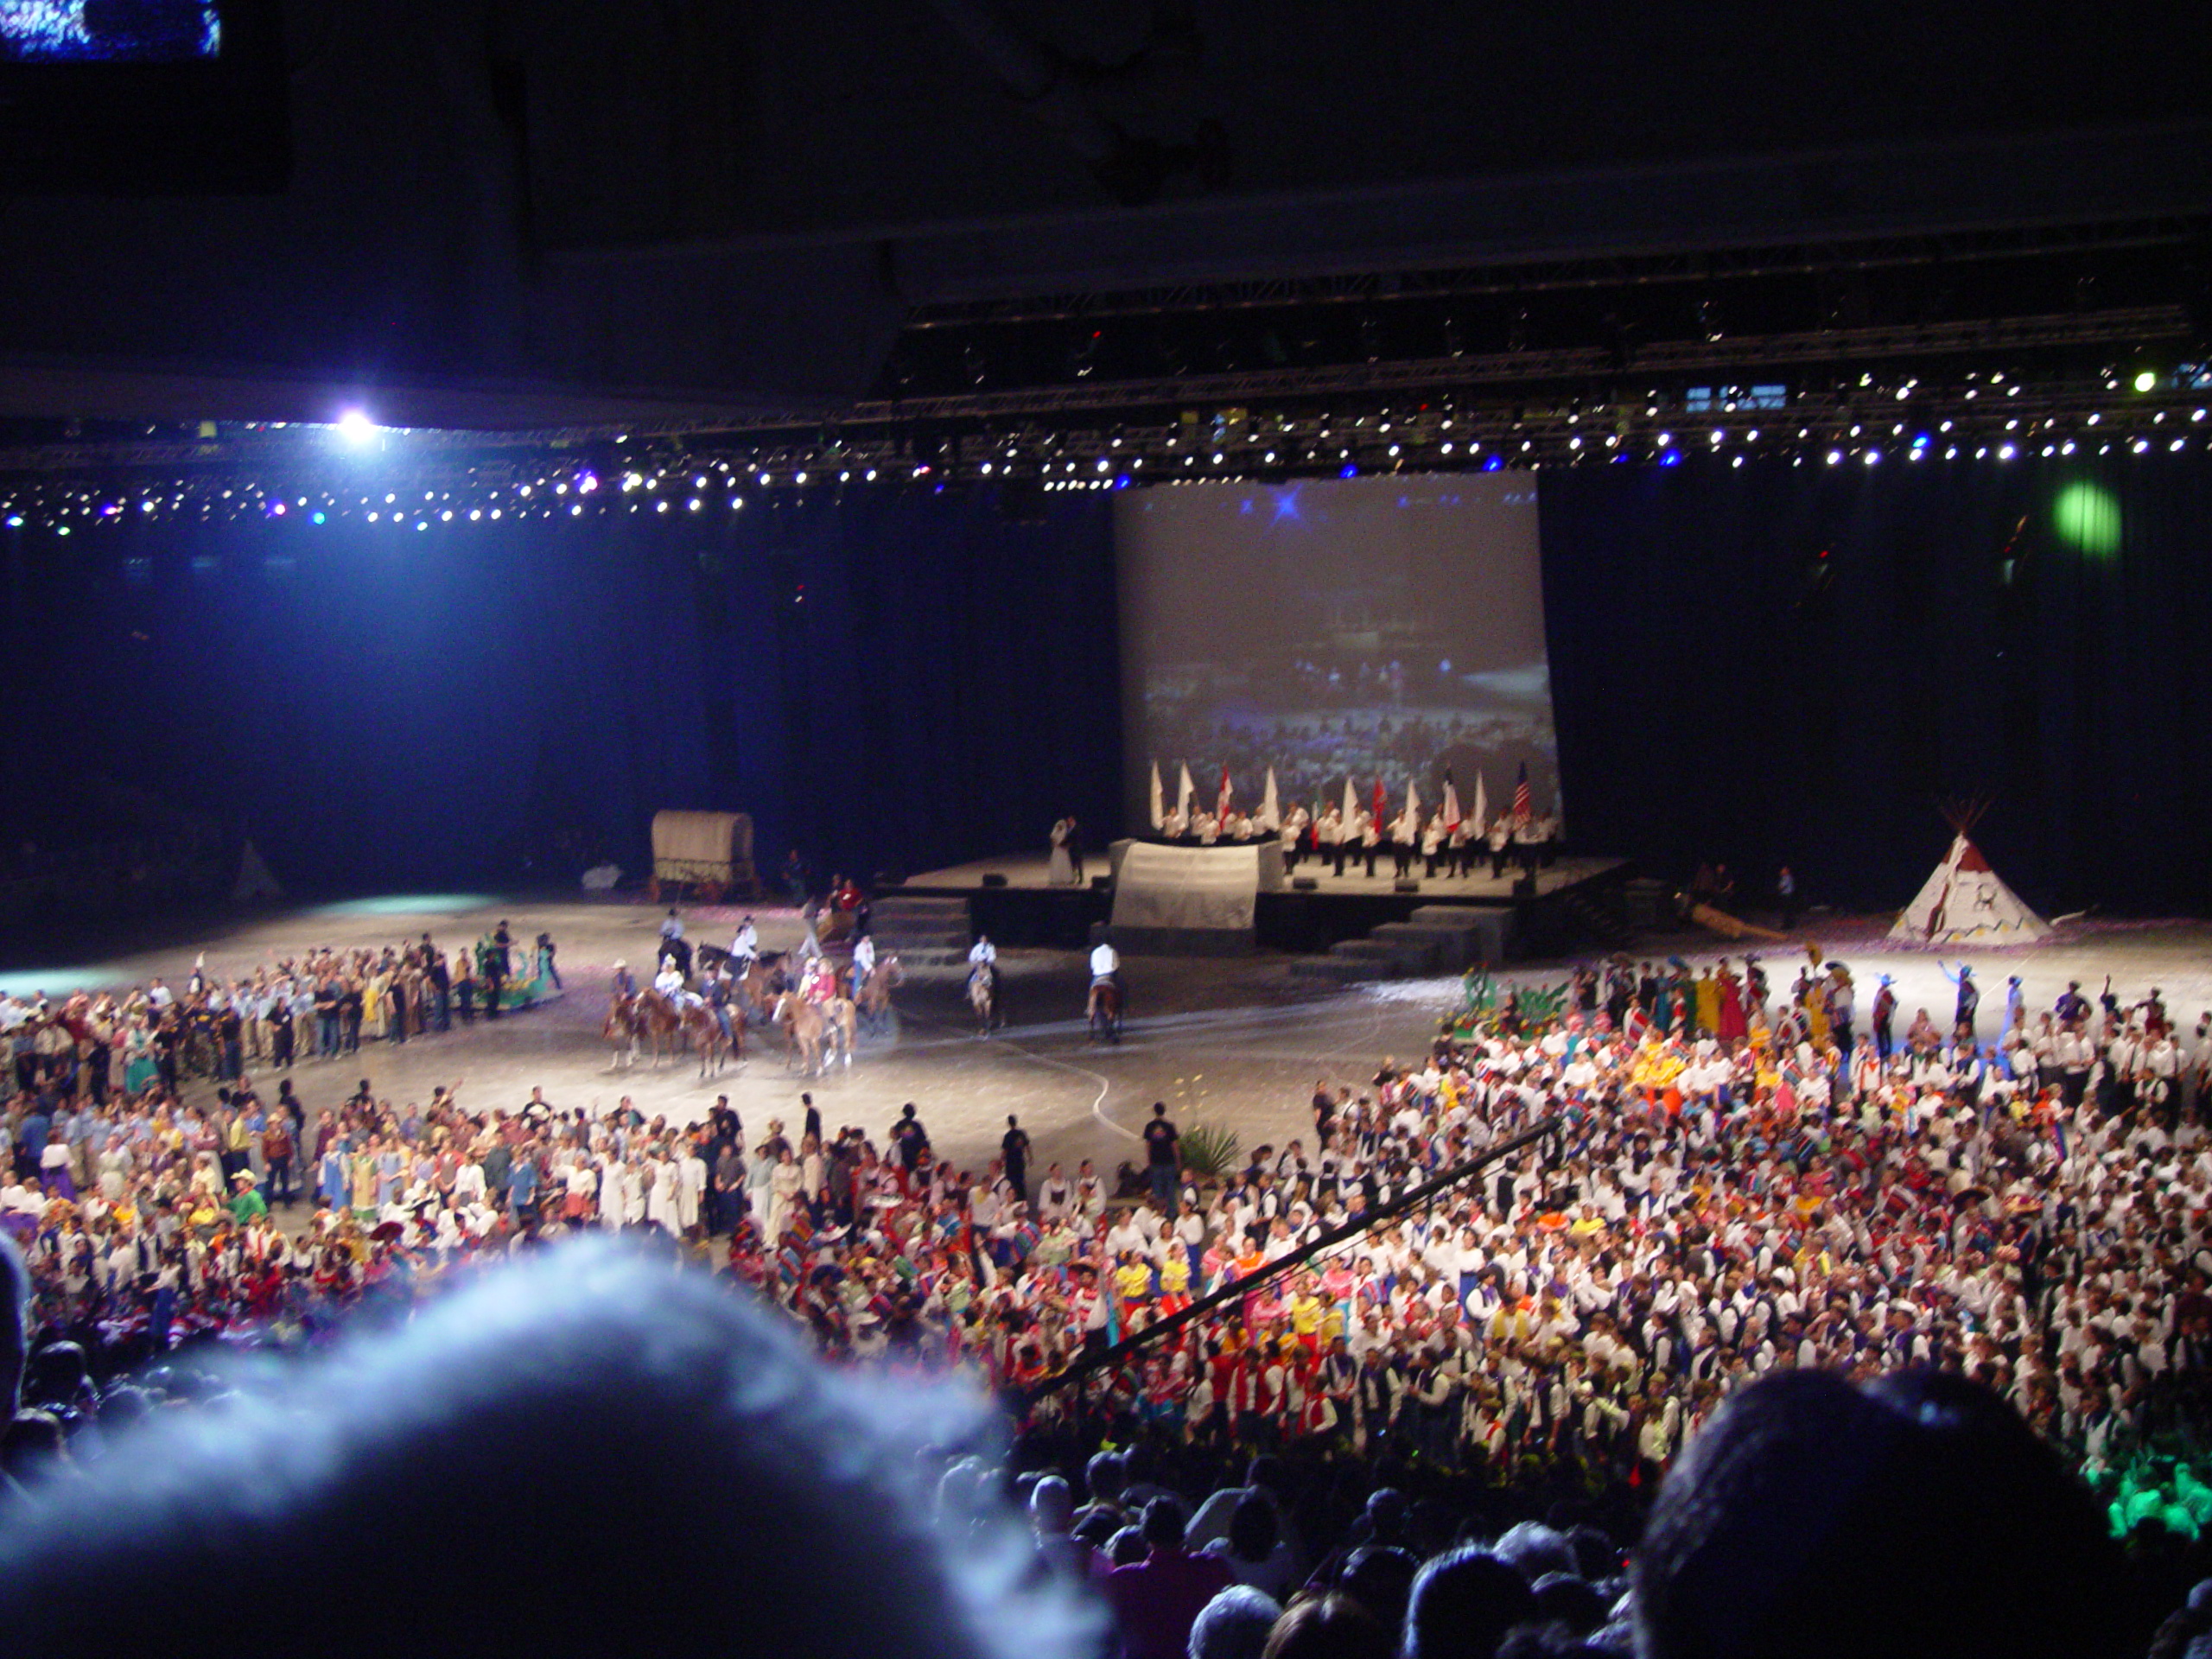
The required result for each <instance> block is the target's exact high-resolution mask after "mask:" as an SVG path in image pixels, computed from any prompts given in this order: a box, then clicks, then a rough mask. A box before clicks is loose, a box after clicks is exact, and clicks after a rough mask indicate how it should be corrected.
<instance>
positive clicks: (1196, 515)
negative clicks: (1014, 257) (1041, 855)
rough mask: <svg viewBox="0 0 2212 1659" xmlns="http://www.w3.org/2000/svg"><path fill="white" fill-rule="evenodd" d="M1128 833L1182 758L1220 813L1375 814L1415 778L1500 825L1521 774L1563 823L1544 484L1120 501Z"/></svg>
mask: <svg viewBox="0 0 2212 1659" xmlns="http://www.w3.org/2000/svg"><path fill="white" fill-rule="evenodd" d="M1115 510H1116V517H1115V537H1116V562H1117V564H1118V566H1119V571H1120V576H1119V583H1120V597H1121V606H1122V618H1121V622H1122V683H1123V698H1124V730H1125V732H1126V733H1127V734H1128V741H1127V743H1126V744H1125V746H1124V751H1125V753H1126V754H1127V756H1128V779H1126V785H1127V790H1128V796H1127V798H1128V804H1129V822H1130V823H1131V825H1132V827H1139V826H1142V825H1144V824H1145V823H1147V815H1148V812H1149V791H1150V778H1151V769H1152V766H1154V764H1155V763H1157V765H1158V766H1159V767H1160V775H1161V779H1162V782H1163V786H1164V789H1165V791H1166V796H1167V798H1168V802H1169V804H1170V805H1171V806H1172V805H1173V802H1174V798H1175V796H1176V794H1177V790H1178V779H1179V774H1180V769H1181V768H1182V767H1183V766H1189V768H1190V770H1191V773H1192V780H1193V783H1194V785H1195V788H1196V793H1197V796H1198V798H1199V799H1200V800H1202V801H1204V802H1205V803H1206V804H1209V805H1210V804H1212V803H1213V801H1214V799H1215V797H1216V793H1217V790H1218V787H1219V784H1220V779H1221V772H1222V768H1223V766H1227V767H1228V768H1229V772H1230V782H1231V785H1232V786H1233V788H1234V790H1235V792H1236V804H1237V806H1238V807H1239V809H1240V810H1243V811H1245V812H1251V811H1253V810H1255V808H1256V807H1257V806H1258V804H1259V802H1260V798H1261V792H1262V787H1263V785H1264V782H1265V777H1266V772H1267V770H1268V768H1269V767H1270V766H1272V767H1273V768H1274V772H1275V777H1276V783H1277V787H1278V790H1279V794H1280V805H1281V810H1283V811H1286V812H1287V811H1288V810H1289V809H1290V807H1291V804H1293V803H1294V802H1300V803H1303V804H1305V805H1306V807H1307V809H1308V810H1312V809H1313V806H1314V804H1315V803H1316V802H1317V801H1319V800H1322V799H1327V800H1332V801H1338V800H1341V798H1342V797H1343V793H1344V785H1345V783H1346V781H1347V780H1349V781H1350V782H1351V785H1352V786H1353V788H1354V790H1355V791H1356V792H1357V796H1358V798H1359V799H1360V801H1361V802H1362V803H1363V804H1366V803H1368V802H1370V801H1371V799H1372V795H1373V791H1374V789H1375V786H1376V784H1378V783H1379V784H1381V785H1382V786H1383V792H1384V794H1385V796H1386V797H1387V798H1388V799H1389V804H1390V810H1391V811H1392V812H1394V813H1395V811H1396V810H1397V809H1398V807H1399V806H1400V805H1401V804H1402V803H1403V801H1404V798H1405V794H1406V787H1407V785H1408V783H1409V782H1410V783H1412V784H1414V786H1415V787H1416V788H1417V789H1418V790H1419V791H1420V792H1421V798H1422V801H1423V803H1424V804H1425V805H1426V806H1429V807H1433V805H1435V804H1436V803H1437V802H1438V800H1439V798H1440V795H1441V789H1442V784H1443V781H1444V778H1445V774H1446V769H1447V768H1448V769H1449V770H1450V772H1451V774H1452V782H1453V785H1454V788H1455V790H1456V791H1457V794H1458V798H1459V804H1460V807H1461V810H1462V811H1463V812H1471V811H1472V810H1473V806H1474V792H1475V786H1476V780H1477V779H1478V777H1479V778H1480V779H1482V781H1483V783H1484V787H1485V791H1486V794H1487V804H1488V805H1489V808H1490V810H1491V814H1492V815H1493V816H1495V815H1496V814H1497V813H1498V812H1501V811H1503V810H1506V809H1507V808H1509V807H1510V805H1511V804H1512V798H1513V793H1514V787H1515V783H1516V779H1517V778H1518V777H1519V775H1520V772H1521V768H1522V766H1526V767H1527V768H1528V776H1529V790H1530V793H1531V795H1532V797H1533V803H1532V808H1533V810H1534V811H1535V812H1537V813H1540V814H1550V813H1556V812H1559V811H1560V801H1559V756H1558V745H1557V741H1556V738H1555V736H1554V730H1553V725H1552V698H1551V672H1550V667H1549V664H1548V655H1547V652H1546V647H1545V641H1544V606H1543V590H1542V586H1541V581H1540V579H1539V569H1538V543H1537V509H1536V483H1535V479H1534V478H1533V477H1531V476H1529V474H1525V473H1507V472H1502V471H1501V472H1497V473H1473V474H1438V475H1421V476H1413V477H1404V476H1393V477H1375V478H1358V479H1345V480H1308V481H1304V482H1299V483H1290V484H1281V485H1260V484H1190V485H1174V486H1158V487H1154V488H1148V489H1132V490H1128V491H1125V492H1122V493H1120V494H1118V495H1117V496H1116V499H1115Z"/></svg>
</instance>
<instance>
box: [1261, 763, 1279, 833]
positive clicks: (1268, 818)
mask: <svg viewBox="0 0 2212 1659" xmlns="http://www.w3.org/2000/svg"><path fill="white" fill-rule="evenodd" d="M1260 828H1261V829H1281V828H1282V808H1281V806H1280V805H1279V804H1276V801H1275V769H1274V767H1273V766H1269V767H1268V786H1267V789H1266V790H1265V791H1264V792H1262V795H1261V797H1260Z"/></svg>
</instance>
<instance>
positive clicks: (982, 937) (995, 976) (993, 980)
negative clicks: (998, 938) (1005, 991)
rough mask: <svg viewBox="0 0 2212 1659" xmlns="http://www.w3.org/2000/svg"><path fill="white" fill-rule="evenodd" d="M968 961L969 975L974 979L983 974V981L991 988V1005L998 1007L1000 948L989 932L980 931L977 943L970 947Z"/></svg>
mask: <svg viewBox="0 0 2212 1659" xmlns="http://www.w3.org/2000/svg"><path fill="white" fill-rule="evenodd" d="M968 962H969V969H968V977H969V979H970V980H973V979H975V978H976V976H979V975H980V976H982V981H983V983H984V984H985V985H986V986H988V988H989V989H990V993H991V1006H992V1007H994V1008H995V1007H998V1006H999V948H998V946H996V945H995V944H992V943H991V936H990V935H989V934H988V933H978V934H977V935H976V943H975V944H973V945H971V946H970V947H969V951H968Z"/></svg>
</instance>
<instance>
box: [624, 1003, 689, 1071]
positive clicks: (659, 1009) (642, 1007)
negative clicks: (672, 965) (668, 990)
mask: <svg viewBox="0 0 2212 1659" xmlns="http://www.w3.org/2000/svg"><path fill="white" fill-rule="evenodd" d="M632 1017H633V1019H634V1020H635V1023H636V1027H637V1033H638V1036H639V1038H640V1039H642V1040H643V1041H644V1042H645V1043H647V1044H650V1045H651V1046H652V1051H653V1065H654V1066H655V1068H656V1069H658V1066H659V1065H660V1063H661V1062H662V1061H663V1060H664V1059H665V1058H668V1057H669V1056H670V1055H671V1054H673V1053H674V1052H676V1047H677V1039H679V1038H681V1037H682V1036H683V1010H682V1009H680V1008H678V1007H677V1006H676V1005H675V1004H674V1003H672V1002H671V1001H669V1000H668V998H666V997H665V996H664V995H661V994H660V993H659V992H658V991H640V992H639V993H638V1004H637V1009H636V1012H635V1014H634V1015H633V1016H632Z"/></svg>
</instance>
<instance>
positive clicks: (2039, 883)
mask: <svg viewBox="0 0 2212 1659" xmlns="http://www.w3.org/2000/svg"><path fill="white" fill-rule="evenodd" d="M2196 436H2197V437H2199V438H2200V439H2201V436H2202V434H2201V432H2200V433H2198V434H2196ZM2194 447H2195V446H2194V445H2192V448H2194ZM2077 486H2089V487H2090V488H2092V489H2094V490H2095V491H2098V492H2101V500H2100V499H2099V498H2097V497H2090V496H2085V495H2075V496H2073V497H2072V498H2071V499H2070V500H2069V499H2068V492H2069V491H2071V490H2074V489H2075V488H2076V487H2077ZM1540 499H1541V509H1542V521H1543V531H1542V533H1543V547H1544V589H1545V605H1546V611H1547V618H1546V620H1547V625H1548V629H1549V632H1550V637H1551V663H1552V684H1553V690H1554V700H1555V705H1556V711H1557V715H1558V721H1559V733H1560V777H1561V788H1562V791H1563V793H1564V795H1565V798H1566V804H1567V815H1568V818H1567V821H1568V826H1569V829H1570V831H1571V832H1572V834H1573V837H1574V839H1575V840H1576V842H1578V843H1579V844H1580V845H1582V846H1584V847H1586V848H1589V849H1593V850H1603V851H1607V852H1619V853H1626V854H1629V855H1633V856H1635V857H1636V858H1637V859H1638V860H1640V861H1643V862H1644V863H1645V864H1646V865H1647V866H1648V867H1649V868H1650V869H1651V870H1652V872H1653V873H1655V874H1667V875H1670V876H1673V877H1675V878H1676V879H1683V878H1686V877H1687V876H1688V874H1689V873H1690V872H1691V871H1692V870H1693V869H1694V867H1695V865H1696V864H1697V862H1698V861H1699V860H1700V859H1702V858H1709V859H1717V860H1726V861H1728V862H1729V863H1730V864H1731V865H1732V866H1734V867H1735V868H1737V870H1738V873H1739V878H1740V886H1741V887H1745V888H1754V887H1757V888H1764V889H1766V890H1770V887H1771V882H1772V880H1773V876H1774V873H1775V869H1776V867H1777V864H1778V863H1783V862H1786V863H1789V865H1791V866H1792V868H1794V869H1795V870H1796V874H1797V875H1798V878H1799V882H1800V886H1801V888H1802V890H1803V891H1805V892H1806V893H1807V895H1808V897H1809V898H1810V899H1812V900H1814V901H1815V902H1819V901H1821V900H1827V901H1830V902H1834V903H1839V904H1842V905H1847V906H1864V907H1866V908H1870V909H1871V908H1879V907H1885V906H1902V905H1903V904H1904V903H1905V902H1906V901H1907V900H1908V899H1910V898H1911V896H1912V894H1913V893H1914V892H1915V891H1916V889H1917V887H1918V886H1919V884H1920V882H1921V881H1922V880H1923V879H1924V878H1925V877H1926V875H1927V874H1928V871H1929V868H1931V867H1932V866H1933V864H1934V863H1935V861H1936V858H1937V857H1938V856H1939V855H1941V853H1942V849H1943V848H1944V846H1945V845H1946V844H1947V842H1948V836H1949V831H1948V829H1946V828H1945V826H1944V823H1943V822H1942V818H1941V817H1938V815H1937V804H1938V802H1939V801H1941V800H1943V799H1945V798H1951V797H1967V796H1975V797H1986V798H1987V799H1988V801H1989V803H1990V805H1989V810H1988V812H1987V816H1986V817H1985V818H1984V819H1983V820H1982V822H1981V823H1980V827H1979V828H1978V829H1977V830H1976V832H1975V834H1976V839H1977V840H1978V841H1979V842H1980V843H1981V844H1982V846H1983V848H1984V849H1985V850H1986V852H1987V853H1988V855H1989V856H1990V861H1991V862H1992V864H1993V866H1994V867H1995V868H1996V869H1997V870H1998V872H1999V874H2001V875H2003V876H2004V877H2005V880H2007V881H2009V882H2010V883H2011V884H2012V886H2013V887H2014V888H2015V890H2017V891H2018V893H2020V894H2021V896H2022V897H2023V898H2024V899H2027V900H2028V901H2029V902H2030V903H2031V904H2036V905H2040V906H2044V907H2046V909H2047V911H2056V912H2063V911H2067V910H2071V909H2074V908H2077V907H2082V906H2090V905H2101V906H2106V907H2108V908H2111V909H2114V910H2119V911H2124V912H2137V913H2198V914H2201V913H2202V912H2204V910H2205V908H2206V906H2207V901H2208V897H2212V882H2208V878H2207V869H2208V861H2209V860H2212V804H2209V803H2212V665H2208V643H2212V582H2209V581H2208V578H2212V464H2208V461H2207V458H2206V457H2205V456H2204V455H2203V454H2202V453H2197V454H2183V455H2169V454H2164V453H2158V452H2154V453H2152V454H2146V455H2141V456H2137V455H2133V454H2118V455H2114V456H2111V457H2107V458H2103V459H2101V460H2095V461H2069V460H2058V459H2054V460H2051V461H2041V460H2036V461H2024V460H2023V461H2010V462H2000V461H1996V460H1994V459H1991V460H1986V461H1979V462H1967V461H1948V462H1947V461H1942V460H1940V459H1930V460H1927V461H1917V462H1908V461H1904V460H1903V459H1902V458H1900V457H1899V456H1898V455H1897V454H1891V455H1888V456H1885V458H1884V459H1883V460H1881V461H1880V462H1879V463H1878V464H1877V465H1873V466H1869V465H1866V463H1864V462H1863V461H1857V460H1846V461H1844V462H1843V463H1842V464H1840V465H1838V466H1833V467H1831V466H1827V465H1825V464H1823V463H1822V462H1821V461H1808V462H1807V463H1806V464H1805V465H1804V466H1802V467H1791V466H1789V464H1787V463H1761V464H1746V465H1745V467H1742V468H1740V469H1737V468H1733V467H1726V466H1723V465H1721V464H1719V462H1717V461H1712V460H1709V459H1708V460H1700V461H1689V462H1686V463H1685V464H1682V465H1680V466H1676V467H1637V468H1631V467H1605V468H1584V469H1579V470H1567V471H1561V472H1557V473H1554V472H1546V473H1544V474H1542V479H1541V495H1540ZM2115 512H2116V515H2117V521H2116V523H2115V522H2114V521H2113V516H2112V515H2113V513H2115ZM2069 524H2070V525H2071V527H2072V528H2073V529H2074V530H2075V531H2076V532H2077V535H2078V533H2079V532H2082V531H2085V530H2086V531H2088V537H2087V538H2088V539H2089V540H2091V541H2092V542H2098V541H2100V540H2101V536H2100V533H2099V532H2101V531H2109V532H2113V545H2111V546H2110V548H2109V549H2108V550H2106V551H2102V552H2092V551H2086V550H2083V549H2082V547H2081V546H2079V545H2077V544H2076V542H2075V540H2073V539H2069V537H2068V536H2067V535H2066V534H2065V533H2064V531H2065V529H2066V528H2067V526H2068V525H2069Z"/></svg>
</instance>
